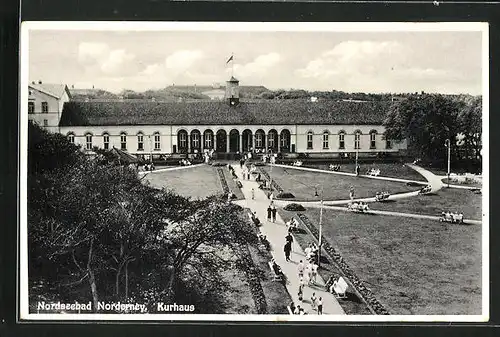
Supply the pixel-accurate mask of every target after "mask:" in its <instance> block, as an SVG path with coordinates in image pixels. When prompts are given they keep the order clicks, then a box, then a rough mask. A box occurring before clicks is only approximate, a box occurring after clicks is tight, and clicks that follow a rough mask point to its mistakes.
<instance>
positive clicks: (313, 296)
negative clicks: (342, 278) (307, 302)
mask: <svg viewBox="0 0 500 337" xmlns="http://www.w3.org/2000/svg"><path fill="white" fill-rule="evenodd" d="M317 301H318V299H317V298H316V293H313V294H312V296H311V309H312V310H316V302H317Z"/></svg>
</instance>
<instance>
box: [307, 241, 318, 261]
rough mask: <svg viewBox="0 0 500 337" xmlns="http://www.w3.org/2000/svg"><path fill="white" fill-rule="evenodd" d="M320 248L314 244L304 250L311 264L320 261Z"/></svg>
mask: <svg viewBox="0 0 500 337" xmlns="http://www.w3.org/2000/svg"><path fill="white" fill-rule="evenodd" d="M318 251H319V249H318V246H317V245H315V244H314V243H310V244H309V246H307V247H306V249H304V253H306V259H307V261H309V262H310V263H314V262H315V261H316V260H317V259H318Z"/></svg>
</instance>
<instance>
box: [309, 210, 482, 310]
mask: <svg viewBox="0 0 500 337" xmlns="http://www.w3.org/2000/svg"><path fill="white" fill-rule="evenodd" d="M305 214H306V215H307V216H308V217H309V218H310V219H311V221H312V222H313V223H318V221H319V210H318V209H311V210H307V211H306V212H305ZM323 219H324V220H323V223H324V226H323V235H324V237H325V238H326V239H327V240H328V241H329V242H330V244H332V245H333V246H334V247H335V248H336V249H337V250H338V251H339V252H340V253H341V254H342V256H343V257H344V259H345V261H346V262H347V263H348V264H349V265H350V267H351V268H352V269H353V271H355V272H356V273H357V275H358V277H359V278H360V279H361V280H363V281H364V282H365V283H366V285H367V286H368V287H369V288H371V289H372V292H373V294H374V295H375V297H377V298H378V299H379V300H380V302H381V303H383V304H384V305H385V306H386V308H387V309H388V310H389V311H390V312H391V313H392V314H402V315H417V314H418V315H431V314H432V315H444V314H446V315H455V314H470V315H472V314H475V315H479V314H481V226H454V225H443V224H441V223H439V222H434V221H430V220H422V219H411V218H404V219H403V218H400V217H394V216H379V215H367V214H353V213H348V212H342V211H337V212H336V211H332V210H325V211H324V214H323Z"/></svg>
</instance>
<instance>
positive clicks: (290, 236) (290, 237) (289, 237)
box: [285, 233, 293, 251]
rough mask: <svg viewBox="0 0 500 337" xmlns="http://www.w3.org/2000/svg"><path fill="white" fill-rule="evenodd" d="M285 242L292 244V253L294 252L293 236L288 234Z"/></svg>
mask: <svg viewBox="0 0 500 337" xmlns="http://www.w3.org/2000/svg"><path fill="white" fill-rule="evenodd" d="M285 241H286V242H290V251H292V250H293V249H292V248H293V246H292V244H293V236H292V234H290V233H288V234H287V236H285Z"/></svg>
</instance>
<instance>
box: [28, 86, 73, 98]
mask: <svg viewBox="0 0 500 337" xmlns="http://www.w3.org/2000/svg"><path fill="white" fill-rule="evenodd" d="M28 87H29V88H33V89H35V90H38V91H41V92H44V93H46V94H48V95H50V96H54V97H56V98H61V97H62V96H63V95H64V91H65V90H66V85H65V84H53V83H36V84H29V85H28Z"/></svg>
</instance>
